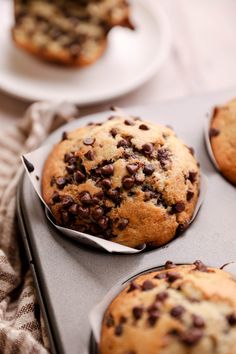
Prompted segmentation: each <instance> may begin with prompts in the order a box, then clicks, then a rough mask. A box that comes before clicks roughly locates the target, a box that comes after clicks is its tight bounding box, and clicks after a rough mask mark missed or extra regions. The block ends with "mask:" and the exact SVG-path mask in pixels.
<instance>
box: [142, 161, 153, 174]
mask: <svg viewBox="0 0 236 354" xmlns="http://www.w3.org/2000/svg"><path fill="white" fill-rule="evenodd" d="M154 171H155V167H154V166H153V165H151V164H149V165H145V166H144V169H143V173H144V174H145V175H147V176H151V175H152V174H153V172H154Z"/></svg>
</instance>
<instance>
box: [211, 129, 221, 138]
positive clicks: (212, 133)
mask: <svg viewBox="0 0 236 354" xmlns="http://www.w3.org/2000/svg"><path fill="white" fill-rule="evenodd" d="M219 134H220V130H219V129H216V128H211V129H210V131H209V136H210V138H214V137H215V136H218V135H219Z"/></svg>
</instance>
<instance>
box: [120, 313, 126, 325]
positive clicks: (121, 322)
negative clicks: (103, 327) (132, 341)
mask: <svg viewBox="0 0 236 354" xmlns="http://www.w3.org/2000/svg"><path fill="white" fill-rule="evenodd" d="M126 322H127V317H125V316H123V315H121V316H120V319H119V323H120V324H124V323H126Z"/></svg>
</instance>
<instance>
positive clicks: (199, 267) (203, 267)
mask: <svg viewBox="0 0 236 354" xmlns="http://www.w3.org/2000/svg"><path fill="white" fill-rule="evenodd" d="M193 264H194V265H195V270H199V271H200V272H205V273H207V272H208V268H207V266H206V265H205V264H204V263H203V262H202V261H199V260H197V261H195V262H194V263H193Z"/></svg>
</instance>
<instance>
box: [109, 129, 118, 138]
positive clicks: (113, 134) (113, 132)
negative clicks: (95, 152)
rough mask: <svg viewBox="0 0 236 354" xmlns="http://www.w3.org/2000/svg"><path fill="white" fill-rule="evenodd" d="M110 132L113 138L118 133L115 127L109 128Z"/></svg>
mask: <svg viewBox="0 0 236 354" xmlns="http://www.w3.org/2000/svg"><path fill="white" fill-rule="evenodd" d="M110 133H111V135H112V136H113V138H115V137H116V136H117V134H118V130H117V129H115V128H112V129H111V130H110Z"/></svg>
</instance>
